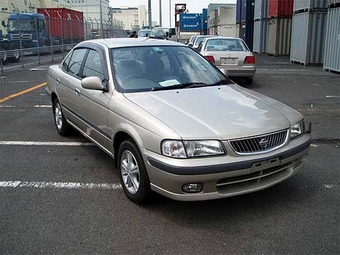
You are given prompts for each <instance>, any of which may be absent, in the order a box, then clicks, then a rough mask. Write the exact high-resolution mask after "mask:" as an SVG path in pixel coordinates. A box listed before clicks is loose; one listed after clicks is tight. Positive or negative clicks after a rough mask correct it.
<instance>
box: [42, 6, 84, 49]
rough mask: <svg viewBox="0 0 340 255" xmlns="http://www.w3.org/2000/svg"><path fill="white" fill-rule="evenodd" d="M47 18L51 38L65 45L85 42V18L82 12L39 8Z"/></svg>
mask: <svg viewBox="0 0 340 255" xmlns="http://www.w3.org/2000/svg"><path fill="white" fill-rule="evenodd" d="M37 12H38V13H41V14H43V15H44V16H45V18H46V26H47V31H48V33H49V36H51V37H52V38H54V39H59V40H63V41H64V43H68V41H69V42H71V41H73V42H80V41H82V40H84V16H83V13H82V12H80V11H75V10H71V9H67V8H38V9H37Z"/></svg>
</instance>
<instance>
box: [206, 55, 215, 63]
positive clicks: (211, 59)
mask: <svg viewBox="0 0 340 255" xmlns="http://www.w3.org/2000/svg"><path fill="white" fill-rule="evenodd" d="M205 58H206V60H208V61H209V62H210V63H213V64H215V59H214V57H213V56H205Z"/></svg>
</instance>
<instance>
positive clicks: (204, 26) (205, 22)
mask: <svg viewBox="0 0 340 255" xmlns="http://www.w3.org/2000/svg"><path fill="white" fill-rule="evenodd" d="M201 22H202V25H201V27H202V34H203V35H206V34H208V9H203V10H202V20H201Z"/></svg>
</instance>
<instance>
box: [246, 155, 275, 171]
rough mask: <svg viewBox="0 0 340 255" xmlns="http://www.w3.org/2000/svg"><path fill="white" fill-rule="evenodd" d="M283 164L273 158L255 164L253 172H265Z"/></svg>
mask: <svg viewBox="0 0 340 255" xmlns="http://www.w3.org/2000/svg"><path fill="white" fill-rule="evenodd" d="M280 163H281V161H280V159H279V158H272V159H268V160H264V161H259V162H256V163H254V164H253V166H252V170H253V171H259V170H264V169H268V168H272V167H276V166H279V165H280Z"/></svg>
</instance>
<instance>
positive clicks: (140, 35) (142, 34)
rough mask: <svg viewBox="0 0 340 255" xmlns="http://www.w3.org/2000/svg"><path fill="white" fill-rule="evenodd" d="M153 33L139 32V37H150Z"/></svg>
mask: <svg viewBox="0 0 340 255" xmlns="http://www.w3.org/2000/svg"><path fill="white" fill-rule="evenodd" d="M150 33H151V30H139V31H138V37H148V36H149V35H150Z"/></svg>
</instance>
